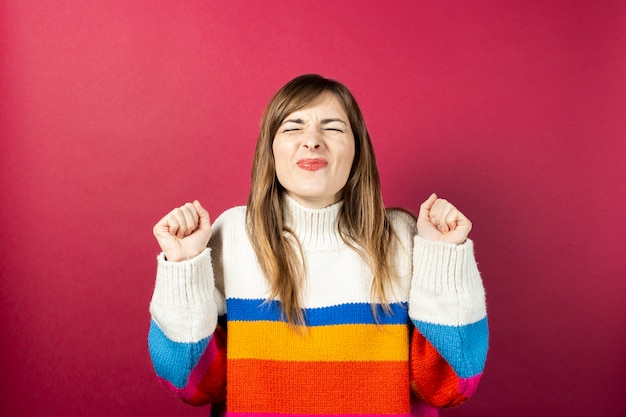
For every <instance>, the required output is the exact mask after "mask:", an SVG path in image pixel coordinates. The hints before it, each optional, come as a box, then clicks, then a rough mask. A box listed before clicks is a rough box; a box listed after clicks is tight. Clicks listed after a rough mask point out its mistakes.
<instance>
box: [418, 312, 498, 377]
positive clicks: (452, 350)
mask: <svg viewBox="0 0 626 417" xmlns="http://www.w3.org/2000/svg"><path fill="white" fill-rule="evenodd" d="M413 324H415V327H416V328H417V329H418V330H419V332H420V333H421V334H422V335H424V337H426V339H428V341H429V342H430V343H431V344H432V345H433V346H434V347H435V349H437V351H438V352H439V354H440V355H441V356H442V357H443V358H444V359H445V360H446V361H447V362H448V363H449V364H450V366H452V369H454V372H456V374H457V375H458V376H459V377H461V378H471V377H473V376H476V375H478V374H480V373H481V372H482V371H483V368H484V367H485V360H486V359H487V347H488V339H489V328H488V326H487V317H485V318H483V319H482V320H479V321H477V322H475V323H472V324H467V325H464V326H444V325H441V324H432V323H426V322H423V321H417V320H416V321H414V322H413Z"/></svg>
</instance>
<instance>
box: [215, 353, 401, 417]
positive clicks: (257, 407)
mask: <svg viewBox="0 0 626 417" xmlns="http://www.w3.org/2000/svg"><path fill="white" fill-rule="evenodd" d="M227 375H228V379H229V381H230V382H229V386H228V411H230V412H274V413H291V414H306V413H310V412H311V410H315V413H316V414H366V413H369V414H404V413H408V412H409V410H410V405H409V384H408V365H407V363H406V362H379V361H376V362H283V361H269V360H258V359H235V360H229V361H228V371H227Z"/></svg>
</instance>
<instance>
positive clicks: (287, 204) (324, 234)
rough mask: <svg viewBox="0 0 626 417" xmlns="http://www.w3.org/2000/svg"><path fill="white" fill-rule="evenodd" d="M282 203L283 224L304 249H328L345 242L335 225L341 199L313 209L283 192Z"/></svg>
mask: <svg viewBox="0 0 626 417" xmlns="http://www.w3.org/2000/svg"><path fill="white" fill-rule="evenodd" d="M282 204H283V216H284V219H283V220H284V222H285V226H287V227H288V228H289V229H290V230H291V231H293V233H294V234H295V235H296V236H297V237H298V240H299V241H300V244H301V245H302V248H303V249H304V250H330V249H334V248H337V247H338V246H342V245H344V244H345V243H344V242H343V240H342V239H341V236H340V235H339V229H338V227H337V221H338V219H339V213H340V211H341V207H342V206H343V200H342V201H338V202H337V203H334V204H331V205H330V206H328V207H324V208H321V209H313V208H308V207H305V206H303V205H302V204H300V203H299V202H297V201H296V200H295V199H294V198H293V197H290V196H289V195H287V193H284V194H283V198H282Z"/></svg>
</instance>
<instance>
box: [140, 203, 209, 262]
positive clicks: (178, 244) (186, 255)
mask: <svg viewBox="0 0 626 417" xmlns="http://www.w3.org/2000/svg"><path fill="white" fill-rule="evenodd" d="M152 232H153V233H154V237H156V240H157V242H158V243H159V246H160V247H161V250H162V251H163V254H164V255H165V258H166V259H167V260H168V261H172V262H178V261H184V260H185V259H191V258H193V257H195V256H198V255H199V254H200V253H201V252H202V251H203V250H204V249H205V248H206V247H207V244H208V243H209V239H210V238H211V219H210V218H209V212H208V211H206V210H205V209H204V207H202V205H200V202H199V201H198V200H195V201H194V202H193V203H186V204H185V205H183V206H180V207H178V208H175V209H174V210H172V211H170V212H169V213H168V214H167V215H166V216H165V217H163V218H162V219H161V220H159V222H158V223H157V224H156V225H155V226H154V228H153V229H152Z"/></svg>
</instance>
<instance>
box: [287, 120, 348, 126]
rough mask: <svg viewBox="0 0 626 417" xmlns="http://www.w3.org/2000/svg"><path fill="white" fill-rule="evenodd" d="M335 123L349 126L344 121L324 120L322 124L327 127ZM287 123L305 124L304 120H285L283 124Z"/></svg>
mask: <svg viewBox="0 0 626 417" xmlns="http://www.w3.org/2000/svg"><path fill="white" fill-rule="evenodd" d="M333 122H339V123H343V124H344V125H346V126H347V125H348V124H347V123H346V122H345V121H343V120H342V119H322V121H321V122H320V123H321V124H323V125H327V124H329V123H333ZM285 123H296V124H300V125H301V124H304V120H302V119H287V120H285V121H284V122H283V123H282V124H285Z"/></svg>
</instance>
